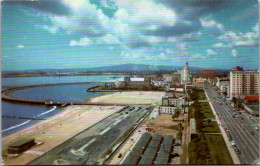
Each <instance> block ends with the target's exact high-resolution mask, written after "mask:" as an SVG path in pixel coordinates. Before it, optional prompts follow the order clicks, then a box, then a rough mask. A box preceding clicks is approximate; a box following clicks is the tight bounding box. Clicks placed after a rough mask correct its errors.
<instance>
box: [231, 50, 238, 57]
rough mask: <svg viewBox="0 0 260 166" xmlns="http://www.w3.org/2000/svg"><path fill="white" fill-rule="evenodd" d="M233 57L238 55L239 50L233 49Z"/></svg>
mask: <svg viewBox="0 0 260 166" xmlns="http://www.w3.org/2000/svg"><path fill="white" fill-rule="evenodd" d="M231 53H232V56H233V57H237V50H235V49H233V50H232V51H231Z"/></svg>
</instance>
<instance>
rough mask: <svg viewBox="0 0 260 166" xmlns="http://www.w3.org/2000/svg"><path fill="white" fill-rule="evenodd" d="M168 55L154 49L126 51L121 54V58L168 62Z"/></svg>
mask: <svg viewBox="0 0 260 166" xmlns="http://www.w3.org/2000/svg"><path fill="white" fill-rule="evenodd" d="M168 51H169V50H168ZM168 55H169V54H167V53H166V52H162V51H160V50H158V49H156V48H153V47H152V48H150V47H145V48H135V49H126V50H124V51H123V52H121V57H123V58H124V59H127V60H135V61H143V60H146V61H153V62H158V61H166V60H169V58H170V57H169V56H168Z"/></svg>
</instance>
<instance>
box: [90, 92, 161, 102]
mask: <svg viewBox="0 0 260 166" xmlns="http://www.w3.org/2000/svg"><path fill="white" fill-rule="evenodd" d="M164 93H165V92H160V91H126V92H116V93H113V94H106V95H102V96H97V97H93V98H90V99H88V100H87V102H90V103H97V104H98V103H104V104H156V103H158V102H159V101H160V99H161V97H162V96H163V95H164Z"/></svg>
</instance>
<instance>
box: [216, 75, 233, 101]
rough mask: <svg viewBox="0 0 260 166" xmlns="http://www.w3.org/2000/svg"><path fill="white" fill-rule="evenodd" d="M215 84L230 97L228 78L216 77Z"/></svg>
mask: <svg viewBox="0 0 260 166" xmlns="http://www.w3.org/2000/svg"><path fill="white" fill-rule="evenodd" d="M216 86H217V87H219V88H220V92H221V93H223V94H226V96H227V97H230V80H229V78H217V82H216Z"/></svg>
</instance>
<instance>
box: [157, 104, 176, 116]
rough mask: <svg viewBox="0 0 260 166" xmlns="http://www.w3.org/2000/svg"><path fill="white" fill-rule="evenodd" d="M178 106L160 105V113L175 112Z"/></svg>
mask: <svg viewBox="0 0 260 166" xmlns="http://www.w3.org/2000/svg"><path fill="white" fill-rule="evenodd" d="M175 110H176V107H173V106H160V107H159V113H166V114H174V113H175Z"/></svg>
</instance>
